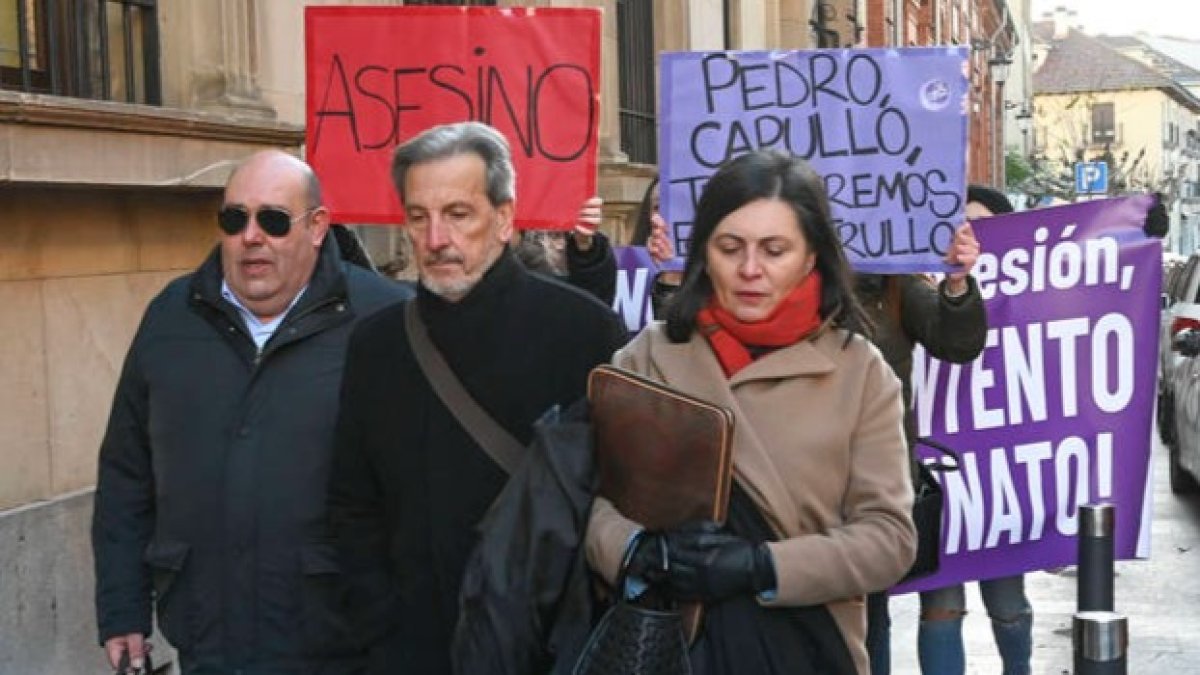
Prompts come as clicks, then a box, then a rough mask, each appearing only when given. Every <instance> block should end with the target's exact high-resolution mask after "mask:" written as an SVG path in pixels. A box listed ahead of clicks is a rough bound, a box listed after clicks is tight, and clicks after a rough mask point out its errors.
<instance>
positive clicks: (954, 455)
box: [917, 436, 962, 471]
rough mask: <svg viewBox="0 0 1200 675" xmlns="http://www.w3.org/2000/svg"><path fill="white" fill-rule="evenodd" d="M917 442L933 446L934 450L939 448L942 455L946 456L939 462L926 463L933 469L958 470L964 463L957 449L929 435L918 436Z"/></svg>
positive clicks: (929, 446)
mask: <svg viewBox="0 0 1200 675" xmlns="http://www.w3.org/2000/svg"><path fill="white" fill-rule="evenodd" d="M917 444H918V445H924V446H925V447H927V448H933V449H934V450H937V451H938V452H940V453H942V455H943V456H944V457H943V458H941V459H939V460H938V463H937V464H926V465H925V466H927V467H929V469H930V470H932V471H958V470H959V468H960V466H961V465H962V458H961V457H959V456H958V452H957V451H955V450H954V449H953V448H951V447H950V446H948V445H944V444H942V443H939V442H938V441H935V440H933V439H932V438H930V437H928V436H921V437H920V438H918V439H917ZM946 458H948V459H950V460H951V461H950V462H947V461H945V460H946Z"/></svg>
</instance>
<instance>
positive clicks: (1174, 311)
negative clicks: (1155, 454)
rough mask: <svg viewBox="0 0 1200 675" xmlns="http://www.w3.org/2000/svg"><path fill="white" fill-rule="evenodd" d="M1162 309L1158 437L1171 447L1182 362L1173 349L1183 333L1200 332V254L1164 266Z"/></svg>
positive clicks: (1159, 347)
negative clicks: (1177, 371)
mask: <svg viewBox="0 0 1200 675" xmlns="http://www.w3.org/2000/svg"><path fill="white" fill-rule="evenodd" d="M1164 262H1166V261H1164ZM1162 306H1163V308H1162V312H1161V313H1160V315H1159V321H1160V326H1159V342H1158V434H1159V437H1160V438H1162V442H1163V443H1164V444H1166V445H1170V444H1171V442H1172V440H1173V437H1174V433H1175V423H1174V421H1173V418H1172V415H1173V411H1174V400H1173V397H1174V392H1173V391H1172V374H1173V373H1174V371H1175V368H1176V366H1177V365H1178V364H1179V363H1180V361H1181V360H1182V359H1183V357H1182V356H1181V355H1180V354H1179V352H1178V351H1176V350H1175V348H1174V340H1175V336H1176V335H1178V334H1179V333H1180V331H1183V330H1187V329H1189V328H1192V329H1200V252H1197V253H1193V254H1192V255H1191V256H1190V257H1188V258H1187V262H1185V263H1183V264H1182V265H1180V264H1178V263H1177V262H1175V263H1174V264H1170V265H1164V269H1163V292H1162Z"/></svg>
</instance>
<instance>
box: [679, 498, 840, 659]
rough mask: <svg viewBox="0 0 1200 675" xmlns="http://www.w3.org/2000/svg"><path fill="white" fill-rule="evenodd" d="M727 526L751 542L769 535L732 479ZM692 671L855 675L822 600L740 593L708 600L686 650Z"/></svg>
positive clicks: (749, 502) (761, 520)
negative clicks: (766, 599) (761, 599)
mask: <svg viewBox="0 0 1200 675" xmlns="http://www.w3.org/2000/svg"><path fill="white" fill-rule="evenodd" d="M726 525H727V527H728V528H729V529H730V530H731V531H732V532H733V533H734V534H737V535H739V536H741V537H744V538H746V539H749V540H750V541H753V542H762V541H770V540H772V539H774V538H775V537H774V534H773V533H772V532H771V528H770V526H768V525H767V521H766V520H765V519H764V518H763V516H762V514H761V513H759V511H758V508H757V507H756V506H755V504H754V502H753V501H752V500H751V499H750V497H749V495H747V494H746V493H745V491H744V490H742V489H741V487H740V486H738V485H737V483H736V481H735V482H734V485H733V490H732V493H731V495H730V498H729V518H728V521H727V523H726ZM690 656H691V662H692V671H693V673H694V675H734V674H737V675H772V674H774V673H779V674H780V675H783V674H785V673H786V674H787V675H798V674H806V673H819V674H821V675H842V674H845V675H856V673H857V670H856V669H855V666H854V659H853V658H852V657H851V656H850V650H849V649H848V648H847V646H846V641H845V639H844V638H843V637H842V633H841V631H840V630H838V627H837V624H836V623H835V622H834V620H833V615H832V614H830V613H829V610H828V609H826V608H825V606H824V605H816V606H812V607H774V608H772V607H763V606H762V605H760V604H759V603H758V601H757V600H756V599H755V598H754V596H750V595H743V596H736V597H733V598H730V599H728V600H725V601H722V602H719V603H715V604H710V605H708V606H706V607H705V610H704V622H703V624H702V626H701V628H700V635H698V636H697V638H696V641H695V643H694V644H693V645H692V649H691V652H690Z"/></svg>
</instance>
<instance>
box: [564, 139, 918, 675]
mask: <svg viewBox="0 0 1200 675" xmlns="http://www.w3.org/2000/svg"><path fill="white" fill-rule="evenodd" d="M692 234H693V239H692V241H691V245H690V251H689V255H688V263H687V268H686V270H685V272H684V282H683V285H682V286H681V288H680V291H679V294H678V296H677V297H676V298H675V299H674V300H673V302H672V304H671V305H670V307H669V309H668V313H667V321H666V322H665V323H656V324H653V325H651V326H650V327H648V328H647V329H646V330H645V331H644V332H643V333H642V334H641V335H639V336H638V337H637V338H636V339H635V340H634V341H633V342H632V343H630V344H629V345H628V346H627V347H626V348H624V349H622V350H621V351H620V352H618V353H617V354H616V356H615V357H614V363H615V364H616V365H618V366H621V367H624V368H627V369H629V370H632V371H635V372H638V373H641V374H643V375H646V376H648V377H651V378H653V379H655V380H658V381H661V382H664V383H666V384H667V385H669V386H671V387H674V388H676V389H679V390H681V391H683V392H685V393H687V394H690V395H693V396H696V397H699V398H702V399H705V400H708V401H711V402H713V403H716V404H718V405H722V406H726V407H728V408H729V409H731V410H732V411H733V413H734V417H735V420H736V423H735V425H734V429H735V431H734V442H733V458H734V478H735V480H734V491H733V496H732V497H731V501H730V510H729V513H730V515H729V518H728V521H727V523H726V524H725V526H724V527H722V528H717V527H716V526H715V524H712V523H707V524H705V523H696V524H689V525H685V526H683V527H680V528H678V529H676V530H671V531H666V532H646V531H644V530H643V528H642V527H641V526H640V525H639V524H638V523H636V522H633V521H631V520H629V519H627V518H625V517H624V516H623V515H621V513H620V512H618V511H617V509H616V508H615V507H614V506H613V505H612V503H611V502H609V501H608V500H606V499H603V498H597V499H596V502H595V505H594V507H593V510H592V516H591V521H590V523H589V527H588V532H587V540H586V548H587V555H588V561H589V564H590V565H591V566H592V568H593V569H594V570H595V571H597V572H598V573H600V574H601V576H603V577H604V578H605V579H607V580H608V582H609V583H610V584H612V583H615V579H616V578H617V575H618V572H619V569H620V566H621V564H622V560H625V559H628V561H629V562H628V573H629V577H630V578H631V580H632V581H631V582H630V583H628V584H627V585H626V588H625V589H624V592H625V593H626V594H627V595H637V594H638V593H641V592H642V591H643V589H645V588H647V587H648V589H649V590H648V591H645V592H646V594H648V595H649V596H656V597H657V598H659V599H663V598H665V599H667V600H700V601H702V602H704V604H705V606H706V612H705V622H704V625H703V628H702V630H701V634H700V636H699V637H698V639H697V641H696V642H695V643H694V645H693V647H692V649H691V652H690V656H691V660H692V666H693V669H694V671H695V672H697V673H735V672H736V673H746V674H755V673H773V672H780V673H783V672H788V673H794V672H798V673H803V672H814V673H815V672H822V673H828V672H836V673H842V672H849V673H854V672H857V673H864V674H865V673H867V672H868V665H867V653H866V649H865V646H864V638H865V634H866V616H865V611H864V605H863V596H864V595H865V594H866V593H868V592H871V591H875V590H879V589H884V588H887V587H889V586H890V585H892V584H893V583H895V582H896V581H897V580H898V579H899V578H900V577H901V576H902V575H903V574H904V573H905V572H906V571H907V569H908V568H909V566H910V564H911V563H912V558H913V555H914V550H915V531H914V527H913V523H912V519H911V517H910V513H911V509H912V488H911V480H910V477H909V476H910V474H909V468H908V463H907V462H908V459H907V457H908V455H907V451H906V446H905V442H904V434H903V428H902V422H901V419H902V413H903V406H902V405H901V398H900V384H899V382H898V381H897V379H896V377H895V376H894V375H893V374H892V371H891V369H890V368H889V367H888V365H887V364H886V363H885V362H884V360H883V358H882V357H881V356H880V354H879V352H878V351H877V350H876V349H875V347H873V346H872V345H871V344H870V343H869V342H868V341H867V340H866V339H865V338H864V337H863V336H862V335H861V333H862V332H863V330H864V329H865V320H864V318H863V313H862V309H861V308H860V307H859V305H858V304H857V302H856V301H855V300H854V297H853V293H852V291H853V288H852V285H851V283H852V282H850V270H849V266H848V264H847V262H846V259H845V256H844V254H843V252H842V250H841V246H840V244H839V243H838V241H837V237H836V233H835V231H834V228H833V226H832V223H831V219H830V216H829V206H828V200H827V197H826V195H825V192H824V187H823V183H822V181H821V178H820V177H819V176H818V175H817V174H816V173H815V172H813V170H812V169H811V168H810V167H809V166H808V165H807V164H806V163H805V162H803V161H802V160H800V159H798V158H795V157H792V156H790V155H786V154H782V153H778V152H772V151H758V152H754V153H751V154H749V155H745V156H742V157H740V158H738V159H736V160H734V161H733V162H731V163H729V164H728V165H726V166H725V167H724V168H722V169H721V170H720V171H719V172H718V173H717V174H716V175H714V176H713V178H712V179H711V180H710V182H709V183H708V185H707V187H706V188H705V191H704V194H703V195H702V197H701V199H700V203H699V205H698V207H697V213H696V221H695V225H694V229H693V233H692ZM663 541H665V543H666V544H667V546H666V547H665V548H666V550H667V551H668V555H667V558H668V559H667V560H665V561H664V560H662V559H661V553H660V551H661V550H663V547H661V546H660V544H661V543H663ZM627 553H628V556H629V557H628V558H626V555H627ZM664 568H666V569H665V571H664Z"/></svg>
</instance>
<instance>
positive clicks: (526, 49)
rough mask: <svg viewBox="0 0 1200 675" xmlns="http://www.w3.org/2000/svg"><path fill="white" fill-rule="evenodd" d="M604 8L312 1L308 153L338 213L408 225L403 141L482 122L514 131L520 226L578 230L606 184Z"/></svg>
mask: <svg viewBox="0 0 1200 675" xmlns="http://www.w3.org/2000/svg"><path fill="white" fill-rule="evenodd" d="M600 16H601V15H600V11H599V10H598V9H590V8H571V9H563V8H553V9H540V8H539V9H533V8H516V7H514V8H494V7H307V8H305V17H304V18H305V42H306V77H307V95H306V99H307V115H306V122H307V124H306V141H307V159H308V161H309V163H310V164H312V166H313V169H314V170H316V172H317V175H318V176H319V177H320V179H321V184H322V187H323V189H324V193H325V201H326V204H327V205H328V206H329V208H330V209H331V211H332V212H333V217H334V219H335V221H345V222H355V223H400V222H403V220H404V215H403V211H402V209H401V207H400V202H399V199H398V198H397V197H396V194H395V190H394V189H393V187H392V182H391V173H390V172H391V159H392V152H393V149H394V148H395V147H396V145H398V144H399V143H402V142H403V141H405V140H407V139H409V138H412V137H413V136H415V135H417V134H418V133H420V132H421V131H424V130H425V129H428V128H430V127H433V126H436V125H438V124H445V123H449V122H461V121H465V120H478V121H481V122H486V123H488V124H491V125H492V126H494V127H496V128H497V129H499V130H500V132H501V133H503V134H504V135H505V137H507V138H508V141H509V145H510V146H511V148H512V154H513V163H514V166H515V168H516V171H517V224H518V227H521V228H523V229H569V228H570V227H572V226H573V225H574V223H575V220H576V216H577V215H578V213H579V207H580V205H581V204H582V203H583V202H584V200H586V199H587V198H588V197H590V196H592V195H593V194H595V190H596V136H597V133H598V128H599V124H598V122H599V115H600V101H599V89H600V77H599V76H600Z"/></svg>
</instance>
